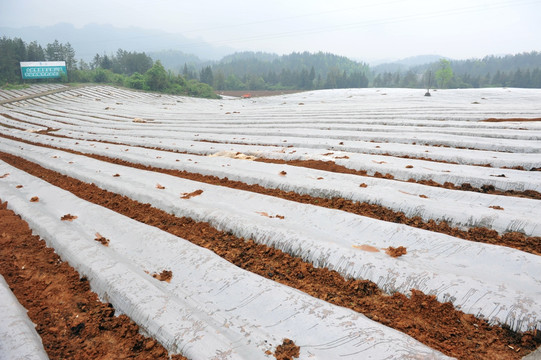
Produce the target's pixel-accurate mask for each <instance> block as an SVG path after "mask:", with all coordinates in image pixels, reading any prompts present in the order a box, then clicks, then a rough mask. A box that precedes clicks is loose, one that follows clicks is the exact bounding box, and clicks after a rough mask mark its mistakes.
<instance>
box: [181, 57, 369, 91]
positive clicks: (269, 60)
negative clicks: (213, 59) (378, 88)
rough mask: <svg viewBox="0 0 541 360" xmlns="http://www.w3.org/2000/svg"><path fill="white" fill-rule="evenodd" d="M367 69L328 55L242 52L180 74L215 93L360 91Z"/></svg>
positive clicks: (367, 79)
mask: <svg viewBox="0 0 541 360" xmlns="http://www.w3.org/2000/svg"><path fill="white" fill-rule="evenodd" d="M368 72H369V67H368V65H366V64H363V63H358V62H355V61H352V60H350V59H348V58H346V57H343V56H338V55H334V54H329V53H323V52H319V53H309V52H303V53H295V52H294V53H291V54H289V55H284V56H278V55H275V54H268V53H262V52H242V53H235V54H233V55H229V56H226V57H224V58H223V59H222V60H221V61H220V62H218V63H214V64H210V65H205V66H203V67H202V68H201V69H200V71H199V73H197V70H196V69H195V67H194V66H193V65H192V66H188V65H187V64H185V65H184V68H183V69H182V74H183V75H184V76H185V77H188V78H191V77H196V76H198V75H199V79H200V80H201V81H202V82H204V83H206V84H209V85H211V86H213V87H214V88H215V89H216V90H218V91H222V90H284V89H294V90H312V89H335V88H352V87H354V88H362V87H367V86H368V85H369V78H368Z"/></svg>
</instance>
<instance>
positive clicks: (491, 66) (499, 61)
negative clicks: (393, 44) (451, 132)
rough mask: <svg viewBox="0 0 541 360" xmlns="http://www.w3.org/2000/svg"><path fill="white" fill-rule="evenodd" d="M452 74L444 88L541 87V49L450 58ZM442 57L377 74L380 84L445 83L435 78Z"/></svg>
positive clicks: (375, 77)
mask: <svg viewBox="0 0 541 360" xmlns="http://www.w3.org/2000/svg"><path fill="white" fill-rule="evenodd" d="M443 63H446V64H447V65H448V66H449V67H450V70H451V77H450V78H449V79H448V81H447V82H446V84H445V86H443V87H444V88H469V87H473V88H480V87H506V86H509V87H520V88H541V53H540V52H537V51H532V52H527V53H521V54H516V55H506V56H494V55H491V56H486V57H484V58H483V59H468V60H447V62H445V61H444V62H443ZM442 66H443V65H442V61H441V60H440V61H438V62H433V63H429V64H425V65H419V66H415V67H410V68H409V69H407V70H401V71H394V72H390V71H384V72H378V73H375V74H374V80H373V83H372V85H373V86H376V87H421V88H422V87H428V79H429V76H428V75H429V74H432V81H431V82H432V84H431V85H432V87H441V86H440V84H438V83H437V81H434V78H435V74H436V73H437V72H438V71H441V70H442Z"/></svg>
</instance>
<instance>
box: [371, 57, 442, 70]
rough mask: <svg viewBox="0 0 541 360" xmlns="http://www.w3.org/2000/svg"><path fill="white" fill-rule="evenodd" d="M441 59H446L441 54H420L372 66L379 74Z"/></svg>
mask: <svg viewBox="0 0 541 360" xmlns="http://www.w3.org/2000/svg"><path fill="white" fill-rule="evenodd" d="M440 59H445V57H443V56H441V55H418V56H411V57H408V58H405V59H401V60H395V61H392V62H386V63H383V64H379V65H376V66H373V67H372V70H373V71H374V73H376V74H379V73H383V72H397V71H407V70H408V69H410V68H412V67H417V66H421V65H426V64H431V63H434V62H438V61H440Z"/></svg>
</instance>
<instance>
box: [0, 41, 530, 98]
mask: <svg viewBox="0 0 541 360" xmlns="http://www.w3.org/2000/svg"><path fill="white" fill-rule="evenodd" d="M20 61H66V66H67V69H68V78H67V79H63V80H64V81H71V82H96V83H111V84H115V85H121V86H127V87H130V88H134V89H142V90H150V91H160V92H168V93H173V94H183V95H192V96H204V97H213V96H215V95H214V94H215V93H214V89H215V90H217V91H224V90H286V89H292V90H312V89H336V88H365V87H406V88H441V89H444V88H471V87H473V88H479V87H522V88H541V53H539V52H535V51H533V52H529V53H522V54H516V55H507V56H503V57H496V56H487V57H485V58H483V59H470V60H447V59H440V60H439V61H437V62H433V63H429V64H425V65H420V66H416V67H410V68H409V69H407V70H397V71H394V72H392V71H384V72H378V71H377V70H376V69H377V68H374V69H371V68H370V67H369V66H368V65H367V64H365V63H362V62H357V61H353V60H351V59H348V58H346V57H343V56H338V55H334V54H330V53H324V52H318V53H309V52H302V53H297V52H294V53H291V54H288V55H283V56H279V55H276V54H269V53H262V52H241V53H235V54H232V55H229V56H226V57H224V58H223V59H222V60H221V61H219V62H212V63H210V62H207V63H201V62H199V63H190V64H187V63H185V64H184V66H183V67H181V68H178V69H169V70H166V69H165V68H164V66H163V65H162V63H161V62H160V61H159V60H157V61H153V59H152V58H151V57H150V56H149V55H147V54H146V53H144V52H142V53H140V52H135V51H133V52H129V51H125V50H122V49H119V50H118V51H117V52H116V54H96V55H95V56H94V57H93V59H92V60H91V61H90V62H89V63H87V62H85V61H83V60H79V61H77V60H76V58H75V51H74V49H73V47H72V46H71V45H70V44H69V43H66V44H62V43H59V42H58V41H56V40H55V41H54V42H53V43H50V44H47V45H46V46H44V47H42V46H41V45H39V44H37V43H36V42H35V41H34V42H31V43H29V44H26V43H25V42H24V41H22V40H21V39H18V38H15V39H9V38H6V37H3V38H1V39H0V84H4V83H21V82H22V80H21V76H20V67H19V62H20ZM168 61H171V59H169V60H168ZM36 81H40V80H26V82H36Z"/></svg>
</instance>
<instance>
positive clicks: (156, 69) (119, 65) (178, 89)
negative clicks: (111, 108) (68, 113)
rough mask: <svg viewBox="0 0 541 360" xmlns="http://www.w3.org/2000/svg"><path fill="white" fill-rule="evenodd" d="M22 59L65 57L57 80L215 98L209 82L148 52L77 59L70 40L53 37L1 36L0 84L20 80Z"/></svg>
mask: <svg viewBox="0 0 541 360" xmlns="http://www.w3.org/2000/svg"><path fill="white" fill-rule="evenodd" d="M21 61H65V62H66V68H67V72H68V73H67V76H66V77H65V78H61V79H59V80H57V81H63V82H80V83H87V82H93V83H108V84H114V85H118V86H126V87H129V88H133V89H141V90H146V91H158V92H163V93H169V94H178V95H189V96H198V97H207V98H216V97H217V95H216V93H215V92H214V90H213V89H212V87H211V86H209V85H208V84H205V83H201V82H200V81H198V80H197V79H185V78H184V77H183V76H182V75H180V74H175V73H174V72H172V71H166V70H165V68H164V67H163V65H162V64H161V62H160V61H159V60H158V61H156V62H154V61H153V60H152V58H150V56H148V55H146V54H145V53H144V52H143V53H138V52H135V51H133V52H128V51H125V50H122V49H119V50H118V51H117V53H116V54H112V55H106V54H104V55H99V54H96V55H95V56H94V58H93V59H92V61H91V62H90V63H87V62H85V61H84V60H82V59H81V60H79V61H78V62H77V60H76V58H75V50H74V49H73V47H72V46H71V45H70V43H69V42H68V43H66V44H62V43H59V42H58V41H57V40H55V41H54V42H53V43H50V44H47V45H46V46H45V47H42V46H41V45H39V44H37V42H35V41H34V42H31V43H29V44H26V43H25V42H24V41H23V40H21V39H20V38H15V39H10V38H7V37H5V36H4V37H2V38H1V39H0V85H3V84H8V83H11V84H20V83H22V82H23V80H22V78H21V69H20V62H21ZM43 81H46V82H49V81H51V79H32V80H28V79H27V80H24V83H36V82H43Z"/></svg>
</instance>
